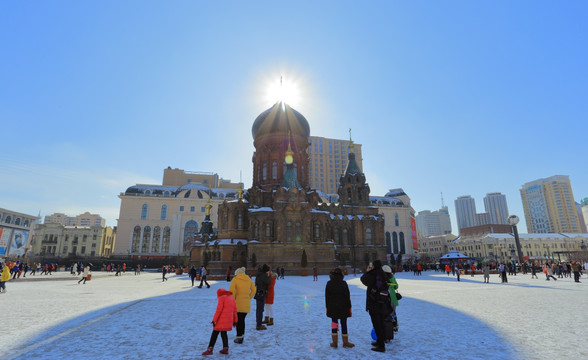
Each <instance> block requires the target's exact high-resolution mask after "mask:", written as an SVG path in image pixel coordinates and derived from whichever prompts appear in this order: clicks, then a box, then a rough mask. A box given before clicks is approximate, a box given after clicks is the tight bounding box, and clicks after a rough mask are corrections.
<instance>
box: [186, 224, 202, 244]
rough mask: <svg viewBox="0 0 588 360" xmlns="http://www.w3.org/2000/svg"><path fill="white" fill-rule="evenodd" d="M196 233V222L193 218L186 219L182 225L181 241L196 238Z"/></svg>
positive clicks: (189, 240)
mask: <svg viewBox="0 0 588 360" xmlns="http://www.w3.org/2000/svg"><path fill="white" fill-rule="evenodd" d="M196 234H198V223H197V222H196V221H194V220H188V222H186V225H185V226H184V241H183V243H184V244H185V243H187V242H191V241H192V240H195V239H196Z"/></svg>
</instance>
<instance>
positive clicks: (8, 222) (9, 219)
mask: <svg viewBox="0 0 588 360" xmlns="http://www.w3.org/2000/svg"><path fill="white" fill-rule="evenodd" d="M11 221H12V217H11V216H10V215H8V216H7V217H6V219H4V222H5V223H7V224H10V222H11Z"/></svg>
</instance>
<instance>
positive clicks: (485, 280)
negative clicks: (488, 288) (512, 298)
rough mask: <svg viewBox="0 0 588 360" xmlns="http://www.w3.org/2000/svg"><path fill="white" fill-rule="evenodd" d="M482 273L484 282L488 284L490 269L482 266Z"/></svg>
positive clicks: (486, 265)
mask: <svg viewBox="0 0 588 360" xmlns="http://www.w3.org/2000/svg"><path fill="white" fill-rule="evenodd" d="M482 271H483V272H484V282H485V283H490V267H489V266H488V264H484V267H483V268H482Z"/></svg>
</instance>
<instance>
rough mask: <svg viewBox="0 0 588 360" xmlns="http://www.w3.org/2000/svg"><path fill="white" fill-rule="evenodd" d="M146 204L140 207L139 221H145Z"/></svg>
mask: <svg viewBox="0 0 588 360" xmlns="http://www.w3.org/2000/svg"><path fill="white" fill-rule="evenodd" d="M147 209H148V207H147V204H143V206H141V220H147Z"/></svg>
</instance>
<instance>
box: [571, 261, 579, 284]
mask: <svg viewBox="0 0 588 360" xmlns="http://www.w3.org/2000/svg"><path fill="white" fill-rule="evenodd" d="M571 267H572V272H573V273H574V282H577V283H579V282H580V264H578V263H577V262H576V260H573V261H572V264H571Z"/></svg>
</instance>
